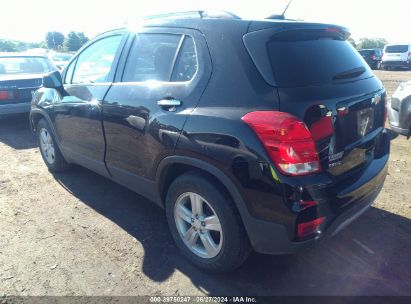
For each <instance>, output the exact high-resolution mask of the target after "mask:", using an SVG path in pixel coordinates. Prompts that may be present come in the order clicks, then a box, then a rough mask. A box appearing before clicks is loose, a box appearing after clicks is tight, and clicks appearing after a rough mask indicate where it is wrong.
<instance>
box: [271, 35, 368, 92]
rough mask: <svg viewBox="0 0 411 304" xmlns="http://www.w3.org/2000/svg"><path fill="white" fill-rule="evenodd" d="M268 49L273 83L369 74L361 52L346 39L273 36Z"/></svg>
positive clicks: (285, 84) (319, 82)
mask: <svg viewBox="0 0 411 304" xmlns="http://www.w3.org/2000/svg"><path fill="white" fill-rule="evenodd" d="M268 53H269V56H270V59H271V65H272V68H273V72H274V76H275V79H276V82H277V85H279V86H283V87H294V86H306V85H322V84H327V83H330V82H332V81H333V80H341V79H346V78H357V77H361V78H368V77H371V76H372V72H371V71H370V70H369V68H368V67H367V64H366V63H365V61H364V60H363V58H362V57H361V55H360V54H359V53H358V52H357V51H356V50H355V49H354V48H353V47H352V46H351V44H350V43H349V42H347V41H346V40H336V39H329V38H321V37H320V38H319V39H302V40H298V39H297V40H292V41H281V40H279V41H276V40H274V41H271V42H269V43H268ZM353 71H354V72H353Z"/></svg>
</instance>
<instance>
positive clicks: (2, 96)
mask: <svg viewBox="0 0 411 304" xmlns="http://www.w3.org/2000/svg"><path fill="white" fill-rule="evenodd" d="M0 99H2V100H6V99H9V92H7V91H0Z"/></svg>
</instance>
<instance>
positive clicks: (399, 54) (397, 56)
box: [383, 44, 411, 63]
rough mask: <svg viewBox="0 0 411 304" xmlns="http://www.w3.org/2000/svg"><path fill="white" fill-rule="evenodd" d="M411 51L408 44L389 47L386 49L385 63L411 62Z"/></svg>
mask: <svg viewBox="0 0 411 304" xmlns="http://www.w3.org/2000/svg"><path fill="white" fill-rule="evenodd" d="M410 51H411V50H410V49H409V46H408V45H406V44H396V45H387V46H386V47H385V49H384V56H383V61H384V62H385V63H388V62H392V63H395V62H406V61H408V60H410V57H411V52H410Z"/></svg>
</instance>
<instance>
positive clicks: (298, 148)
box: [242, 111, 321, 175]
mask: <svg viewBox="0 0 411 304" xmlns="http://www.w3.org/2000/svg"><path fill="white" fill-rule="evenodd" d="M242 120H243V121H244V122H246V123H247V124H248V125H249V126H250V127H251V128H252V129H253V130H254V132H255V133H256V134H257V136H258V137H259V139H260V140H261V142H262V143H263V145H264V147H265V149H266V151H267V153H268V155H269V156H270V159H271V160H272V162H273V163H274V165H275V166H276V167H277V168H278V169H279V170H280V171H281V172H282V173H284V174H288V175H306V174H311V173H316V172H319V171H320V170H321V166H320V161H319V158H318V153H317V149H316V146H315V142H314V140H313V138H312V136H311V133H310V131H309V130H308V128H307V126H306V125H305V124H304V123H303V122H302V121H300V120H299V119H298V118H297V117H295V116H293V115H291V114H288V113H284V112H278V111H256V112H250V113H248V114H246V115H245V116H243V118H242Z"/></svg>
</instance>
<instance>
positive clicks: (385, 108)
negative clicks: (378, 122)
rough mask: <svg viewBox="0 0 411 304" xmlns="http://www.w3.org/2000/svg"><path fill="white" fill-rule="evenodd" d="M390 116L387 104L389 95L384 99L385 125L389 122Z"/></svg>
mask: <svg viewBox="0 0 411 304" xmlns="http://www.w3.org/2000/svg"><path fill="white" fill-rule="evenodd" d="M387 117H388V105H387V97H386V98H385V99H384V126H385V124H386V123H387Z"/></svg>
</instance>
